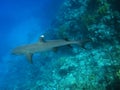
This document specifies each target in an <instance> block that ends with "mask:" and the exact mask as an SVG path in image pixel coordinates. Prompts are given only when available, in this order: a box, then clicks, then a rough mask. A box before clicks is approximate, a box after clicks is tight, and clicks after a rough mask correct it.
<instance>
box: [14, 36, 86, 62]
mask: <svg viewBox="0 0 120 90" xmlns="http://www.w3.org/2000/svg"><path fill="white" fill-rule="evenodd" d="M87 41H88V40H87ZM85 42H86V40H81V41H69V40H66V39H59V40H45V38H44V35H41V36H40V39H39V41H37V42H36V43H33V44H27V45H22V46H18V47H16V48H14V49H13V50H12V54H13V55H25V56H26V57H27V60H28V61H29V62H30V63H33V60H32V57H33V54H35V53H39V52H43V51H47V50H50V49H53V50H56V48H58V47H61V46H65V45H68V46H70V45H71V44H78V45H80V46H82V45H83V44H84V43H85Z"/></svg>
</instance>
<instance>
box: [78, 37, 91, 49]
mask: <svg viewBox="0 0 120 90" xmlns="http://www.w3.org/2000/svg"><path fill="white" fill-rule="evenodd" d="M89 42H92V40H91V39H90V38H87V39H83V40H80V41H78V45H79V46H80V47H81V48H84V49H86V48H85V45H86V44H87V43H89Z"/></svg>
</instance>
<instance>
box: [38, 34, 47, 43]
mask: <svg viewBox="0 0 120 90" xmlns="http://www.w3.org/2000/svg"><path fill="white" fill-rule="evenodd" d="M39 41H40V42H44V43H45V42H46V40H45V38H44V35H41V36H40V40H39Z"/></svg>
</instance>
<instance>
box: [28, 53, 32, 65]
mask: <svg viewBox="0 0 120 90" xmlns="http://www.w3.org/2000/svg"><path fill="white" fill-rule="evenodd" d="M32 56H33V54H32V53H28V54H26V57H27V60H28V61H29V62H30V63H31V64H32V63H33V61H32Z"/></svg>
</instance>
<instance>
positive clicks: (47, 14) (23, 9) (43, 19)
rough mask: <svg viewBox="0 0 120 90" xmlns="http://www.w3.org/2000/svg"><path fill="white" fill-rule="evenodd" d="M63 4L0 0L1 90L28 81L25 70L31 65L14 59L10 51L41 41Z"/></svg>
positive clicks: (52, 0)
mask: <svg viewBox="0 0 120 90" xmlns="http://www.w3.org/2000/svg"><path fill="white" fill-rule="evenodd" d="M62 1H63V0H0V41H1V42H0V88H1V89H0V90H13V88H14V86H15V84H12V83H16V82H18V81H20V83H21V84H22V83H26V82H27V81H25V80H28V79H27V76H26V74H25V73H26V72H24V71H26V70H28V69H29V65H28V64H27V63H26V62H27V61H25V62H24V61H22V60H21V61H20V62H19V61H17V59H16V60H15V58H14V59H13V57H12V56H11V50H12V49H13V48H14V47H15V46H18V45H20V44H26V43H32V42H35V41H36V40H38V37H39V36H40V35H41V34H43V33H45V32H46V31H47V30H48V28H49V26H50V23H51V22H52V20H54V19H55V16H56V14H57V12H58V10H59V8H60V6H61V4H62ZM22 63H23V64H22ZM26 65H28V67H27V66H26ZM30 68H31V67H30ZM33 68H34V67H33ZM36 69H37V70H38V71H39V69H38V68H36ZM36 69H33V70H36ZM16 70H18V71H16ZM38 73H39V72H38ZM16 79H17V80H16ZM12 85H13V86H12ZM20 90H24V89H20Z"/></svg>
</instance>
